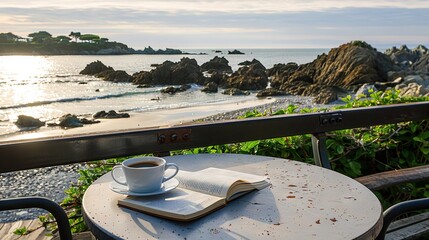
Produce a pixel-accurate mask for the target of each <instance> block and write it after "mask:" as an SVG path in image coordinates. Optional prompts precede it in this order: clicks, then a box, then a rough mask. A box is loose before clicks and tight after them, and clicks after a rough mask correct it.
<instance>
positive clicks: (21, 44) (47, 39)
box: [0, 31, 135, 55]
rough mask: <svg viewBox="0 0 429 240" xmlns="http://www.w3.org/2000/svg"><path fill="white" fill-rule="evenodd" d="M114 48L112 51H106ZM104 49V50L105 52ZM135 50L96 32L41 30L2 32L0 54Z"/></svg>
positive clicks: (126, 51)
mask: <svg viewBox="0 0 429 240" xmlns="http://www.w3.org/2000/svg"><path fill="white" fill-rule="evenodd" d="M109 49H113V50H110V51H106V50H109ZM103 51H104V52H103ZM134 52H135V50H134V49H132V48H128V46H127V45H125V44H123V43H118V42H109V39H107V38H103V37H100V36H98V35H95V34H81V33H80V32H71V33H70V34H69V35H68V36H64V35H60V36H56V37H54V36H52V34H50V33H49V32H46V31H39V32H34V33H30V34H28V36H27V38H24V37H20V36H17V35H15V34H13V33H10V32H9V33H0V55H4V54H31V55H34V54H44V55H67V54H70V55H76V54H131V53H134Z"/></svg>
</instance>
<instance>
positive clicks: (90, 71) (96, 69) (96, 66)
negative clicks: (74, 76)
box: [79, 60, 113, 75]
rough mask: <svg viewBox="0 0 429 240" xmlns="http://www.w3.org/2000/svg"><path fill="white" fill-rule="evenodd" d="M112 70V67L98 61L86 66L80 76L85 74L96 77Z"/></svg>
mask: <svg viewBox="0 0 429 240" xmlns="http://www.w3.org/2000/svg"><path fill="white" fill-rule="evenodd" d="M108 70H112V71H113V68H112V67H108V66H106V65H104V64H103V63H102V62H101V61H99V60H97V61H95V62H92V63H89V64H87V65H86V67H85V68H84V69H83V70H82V71H80V73H79V74H85V75H96V74H99V73H101V72H104V71H108Z"/></svg>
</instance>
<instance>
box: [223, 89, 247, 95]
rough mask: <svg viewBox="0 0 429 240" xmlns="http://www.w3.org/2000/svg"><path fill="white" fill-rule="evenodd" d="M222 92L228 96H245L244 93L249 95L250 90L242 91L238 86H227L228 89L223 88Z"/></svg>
mask: <svg viewBox="0 0 429 240" xmlns="http://www.w3.org/2000/svg"><path fill="white" fill-rule="evenodd" d="M222 94H225V95H230V96H245V95H250V92H249V91H243V90H240V89H238V88H228V89H225V90H224V91H223V92H222Z"/></svg>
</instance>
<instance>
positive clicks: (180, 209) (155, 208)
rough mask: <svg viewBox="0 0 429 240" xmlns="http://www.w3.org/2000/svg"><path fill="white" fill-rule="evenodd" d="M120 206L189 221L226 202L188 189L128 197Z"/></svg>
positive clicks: (120, 201) (122, 200) (120, 202)
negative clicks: (148, 195)
mask: <svg viewBox="0 0 429 240" xmlns="http://www.w3.org/2000/svg"><path fill="white" fill-rule="evenodd" d="M118 204H119V205H121V206H125V207H129V208H133V209H136V210H140V211H143V212H146V213H151V214H154V215H158V216H163V217H166V218H170V219H175V220H181V221H188V220H192V219H195V218H197V217H200V216H202V215H204V214H205V213H209V212H210V211H213V210H214V209H216V208H218V207H221V206H223V205H224V204H225V200H224V199H222V198H220V197H216V196H209V195H207V194H203V193H200V192H195V191H192V190H188V189H183V188H177V189H175V190H174V191H171V192H168V193H166V194H162V195H155V196H150V197H126V198H124V199H120V200H119V201H118Z"/></svg>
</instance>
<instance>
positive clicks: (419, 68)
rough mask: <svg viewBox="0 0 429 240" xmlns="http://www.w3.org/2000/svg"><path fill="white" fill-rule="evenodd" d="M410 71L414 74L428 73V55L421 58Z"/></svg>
mask: <svg viewBox="0 0 429 240" xmlns="http://www.w3.org/2000/svg"><path fill="white" fill-rule="evenodd" d="M411 69H412V70H414V71H416V72H422V73H429V53H426V54H425V55H423V56H421V57H420V58H419V59H418V60H417V61H416V62H415V63H414V64H413V65H412V66H411Z"/></svg>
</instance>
